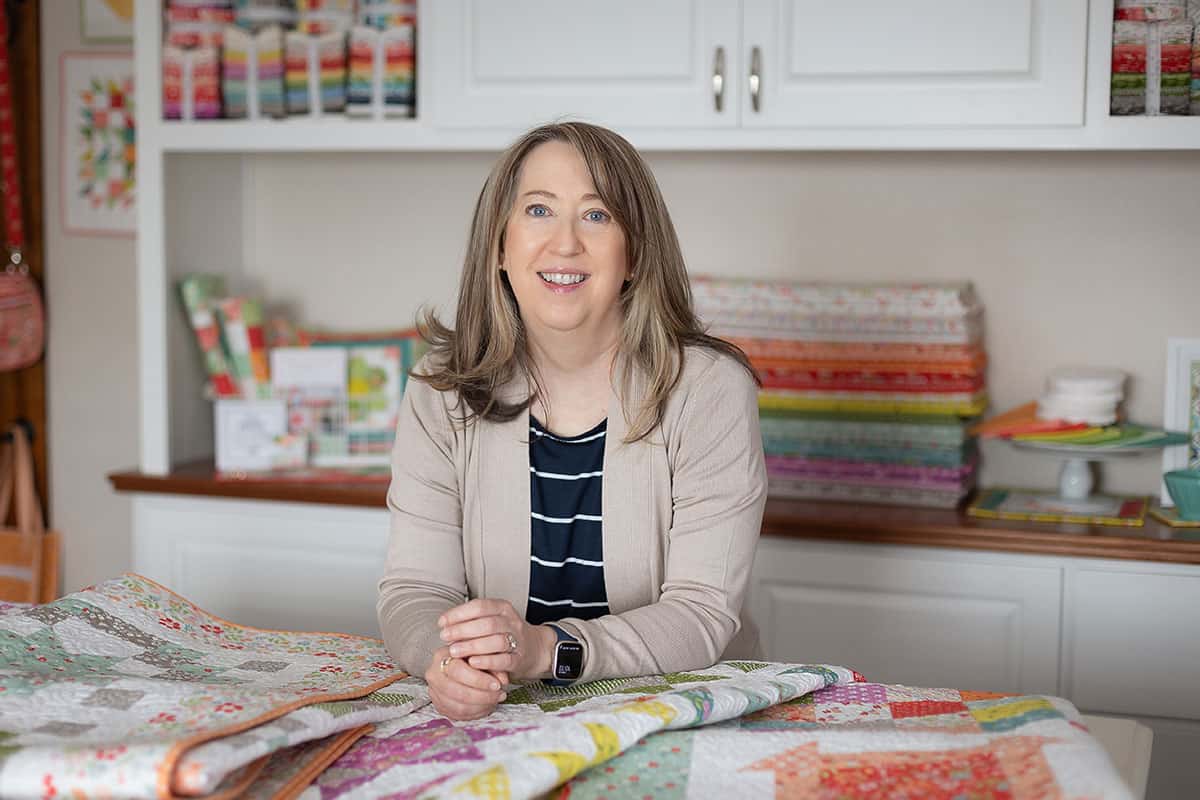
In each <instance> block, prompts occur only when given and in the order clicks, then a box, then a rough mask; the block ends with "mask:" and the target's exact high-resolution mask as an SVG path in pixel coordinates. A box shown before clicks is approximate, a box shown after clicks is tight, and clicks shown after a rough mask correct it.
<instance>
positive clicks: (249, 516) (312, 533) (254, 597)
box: [133, 494, 388, 636]
mask: <svg viewBox="0 0 1200 800" xmlns="http://www.w3.org/2000/svg"><path fill="white" fill-rule="evenodd" d="M133 524H134V534H133V536H134V541H133V569H134V571H135V572H137V573H139V574H141V575H144V576H146V577H147V578H150V579H151V580H155V581H158V582H159V583H161V584H163V585H164V586H167V587H169V588H170V589H171V590H172V591H174V592H176V593H178V594H180V595H182V596H183V597H185V598H186V599H188V600H190V601H191V602H193V603H195V604H196V605H198V606H200V607H201V608H203V609H205V610H206V611H210V612H212V613H213V614H216V615H217V616H219V617H223V618H224V619H229V620H235V621H237V622H238V623H240V624H243V625H252V626H254V627H259V628H271V629H285V630H301V631H336V632H341V633H356V634H360V635H364V636H379V625H378V622H377V621H376V617H375V598H376V594H377V592H378V586H379V578H380V575H381V573H382V571H383V562H384V555H385V552H386V549H387V536H388V513H387V511H385V510H382V509H380V510H374V509H360V508H353V509H351V508H344V507H339V506H320V505H312V504H307V503H305V504H298V503H279V502H259V501H246V500H229V499H224V498H218V499H197V498H192V497H181V496H172V495H147V494H142V495H137V496H135V498H134V502H133Z"/></svg>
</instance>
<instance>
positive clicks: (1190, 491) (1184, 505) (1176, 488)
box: [1163, 469, 1200, 522]
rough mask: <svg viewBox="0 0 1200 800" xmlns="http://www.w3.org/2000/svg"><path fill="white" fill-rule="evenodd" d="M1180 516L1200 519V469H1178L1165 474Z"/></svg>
mask: <svg viewBox="0 0 1200 800" xmlns="http://www.w3.org/2000/svg"><path fill="white" fill-rule="evenodd" d="M1163 480H1164V481H1166V482H1167V492H1168V493H1169V494H1170V495H1171V499H1172V500H1174V501H1175V507H1176V508H1177V509H1179V518H1180V519H1186V520H1188V521H1192V522H1195V521H1200V470H1195V469H1177V470H1173V471H1171V472H1168V473H1166V474H1165V475H1163Z"/></svg>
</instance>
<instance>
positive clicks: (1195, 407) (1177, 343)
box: [1160, 338, 1200, 508]
mask: <svg viewBox="0 0 1200 800" xmlns="http://www.w3.org/2000/svg"><path fill="white" fill-rule="evenodd" d="M1163 427H1164V428H1166V429H1167V430H1172V431H1181V432H1186V433H1187V434H1188V435H1189V436H1190V437H1191V442H1190V443H1189V444H1187V445H1181V446H1179V447H1168V448H1166V449H1164V450H1163V462H1162V466H1163V472H1170V471H1171V470H1176V469H1200V339H1176V338H1172V339H1168V340H1167V369H1166V396H1165V398H1164V403H1163ZM1160 493H1161V502H1162V505H1163V507H1166V508H1169V507H1171V506H1172V505H1174V503H1173V502H1172V501H1171V496H1170V495H1169V494H1168V493H1167V487H1166V483H1163V485H1162V487H1161V489H1160Z"/></svg>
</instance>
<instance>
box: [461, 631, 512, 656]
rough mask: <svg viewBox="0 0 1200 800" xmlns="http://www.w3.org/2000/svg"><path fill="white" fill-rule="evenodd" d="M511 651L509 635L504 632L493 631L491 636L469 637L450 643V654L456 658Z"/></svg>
mask: <svg viewBox="0 0 1200 800" xmlns="http://www.w3.org/2000/svg"><path fill="white" fill-rule="evenodd" d="M509 652H512V648H511V647H510V646H509V641H508V636H506V635H504V634H503V633H493V634H492V635H490V636H480V637H479V638H478V639H467V640H465V641H460V642H455V643H454V644H452V645H450V655H452V656H454V657H455V658H467V657H468V656H486V655H491V654H493V653H497V654H500V653H509Z"/></svg>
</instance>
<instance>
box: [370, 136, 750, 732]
mask: <svg viewBox="0 0 1200 800" xmlns="http://www.w3.org/2000/svg"><path fill="white" fill-rule="evenodd" d="M421 330H422V334H423V335H424V336H425V338H426V339H427V340H428V341H429V343H430V345H431V349H430V353H429V355H428V356H427V357H426V358H425V359H424V360H423V361H422V362H421V363H420V364H418V365H417V367H416V368H415V369H414V370H413V378H414V380H412V381H410V382H409V384H408V389H407V392H406V394H405V399H404V406H403V410H402V412H401V419H400V423H399V427H398V430H397V436H396V445H395V451H394V454H393V465H392V484H391V487H390V489H389V491H388V506H389V509H390V510H391V517H392V529H391V538H390V540H389V549H388V557H387V564H386V569H385V572H384V576H383V579H382V580H381V582H380V593H379V618H380V627H381V629H382V631H383V634H384V640H385V641H386V643H387V645H388V648H389V650H390V651H391V652H392V655H393V656H394V657H395V658H396V660H397V661H398V662H399V663H400V665H401V666H403V667H404V668H405V669H406V670H408V671H409V672H412V673H415V674H420V673H424V675H425V678H426V680H427V681H428V683H429V687H430V695H431V697H432V699H433V702H434V705H435V707H436V708H437V709H438V710H439V711H440V712H441V713H443V714H445V715H446V716H449V717H452V718H457V719H470V718H476V717H481V716H484V715H486V714H488V713H490V712H491V710H492V709H493V708H494V707H495V705H496V704H497V703H498V702H499V701H500V700H502V699H503V697H504V690H505V685H506V684H507V683H508V682H509V681H510V680H511V681H524V680H536V679H548V680H551V681H557V682H570V681H573V680H577V679H581V678H582V679H585V680H597V679H601V678H613V677H625V676H634V675H646V674H654V673H662V672H673V671H679V670H688V669H696V668H702V667H708V666H710V665H712V664H713V663H715V662H716V661H718V660H719V659H721V658H723V657H724V658H732V657H752V656H754V655H756V653H757V633H756V631H755V630H754V629H753V627H752V626H750V625H748V624H745V623H744V622H743V620H742V617H741V611H742V601H743V599H744V596H745V591H746V583H747V581H748V579H749V572H750V566H751V562H752V561H753V556H754V548H755V543H756V540H757V538H758V532H759V526H760V524H761V522H762V512H763V505H764V502H765V496H766V477H765V468H764V463H763V453H762V440H761V436H760V434H759V428H758V413H757V394H756V388H757V386H756V380H755V376H754V372H753V370H752V369H751V368H750V365H749V363H748V361H747V360H746V357H745V355H744V354H743V353H742V352H741V351H740V350H738V349H737V348H736V347H734V346H733V345H731V344H729V343H727V342H724V341H722V340H720V339H717V338H714V337H711V336H708V335H707V334H705V333H704V331H703V329H702V328H701V326H700V324H699V322H698V321H697V319H696V317H695V314H694V313H693V310H692V298H691V291H690V287H689V283H688V277H687V270H686V268H685V266H684V262H683V256H682V253H681V251H680V248H679V242H678V239H677V237H676V235H675V229H674V226H673V225H672V223H671V218H670V215H669V214H668V213H667V209H666V205H665V204H664V202H663V199H662V195H661V193H660V192H659V189H658V185H657V184H656V182H655V180H654V177H653V175H652V174H651V173H650V170H649V168H648V167H647V166H646V164H645V162H644V161H643V160H642V158H641V156H640V155H639V154H638V153H637V151H636V150H635V149H634V148H633V147H632V146H631V145H630V144H629V143H628V142H627V141H626V140H625V139H623V138H621V137H620V136H618V135H617V134H615V133H613V132H612V131H609V130H606V129H604V128H599V127H596V126H593V125H587V124H583V123H563V124H555V125H546V126H543V127H540V128H537V129H534V130H533V131H530V132H529V133H528V134H526V135H525V136H524V137H522V138H521V139H520V140H519V141H517V142H516V143H515V144H514V145H512V147H510V148H509V149H508V150H507V151H506V152H505V153H504V154H503V155H502V156H501V158H500V159H499V161H498V162H497V163H496V165H495V167H494V168H493V169H492V172H491V174H490V175H489V176H488V178H487V181H486V182H485V183H484V187H483V190H482V192H481V193H480V195H479V200H478V202H477V204H476V207H475V216H474V220H473V223H472V226H471V237H470V243H469V245H468V249H467V256H466V260H465V263H464V266H463V272H462V280H461V284H460V288H459V296H458V306H457V315H456V319H455V326H454V327H453V328H450V327H448V326H446V325H444V324H442V323H441V322H439V321H438V320H437V319H436V318H435V317H434V316H433V315H432V314H426V315H425V317H424V319H423V320H422V321H421Z"/></svg>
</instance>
